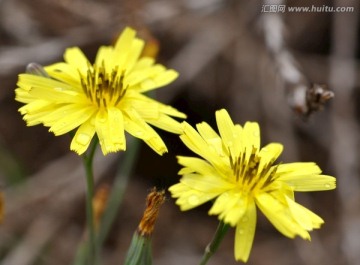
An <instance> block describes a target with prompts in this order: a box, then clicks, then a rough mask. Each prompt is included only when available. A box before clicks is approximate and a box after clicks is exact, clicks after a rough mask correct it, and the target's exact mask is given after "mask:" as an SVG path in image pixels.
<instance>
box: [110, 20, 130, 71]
mask: <svg viewBox="0 0 360 265" xmlns="http://www.w3.org/2000/svg"><path fill="white" fill-rule="evenodd" d="M135 35H136V31H135V30H133V29H132V28H129V27H126V28H125V29H124V30H123V32H122V33H121V35H120V37H119V38H118V40H117V41H116V43H115V47H114V53H113V58H111V59H112V68H115V67H116V66H118V67H119V70H120V71H122V70H123V69H124V64H125V62H126V59H127V56H128V51H129V50H130V49H131V46H132V43H133V40H134V38H135Z"/></svg>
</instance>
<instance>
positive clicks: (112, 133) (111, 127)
mask: <svg viewBox="0 0 360 265" xmlns="http://www.w3.org/2000/svg"><path fill="white" fill-rule="evenodd" d="M123 124H124V121H123V116H122V113H121V111H120V110H118V109H116V108H108V111H107V112H106V111H105V110H100V111H99V112H98V113H97V116H96V118H95V128H96V133H97V135H98V137H99V142H100V146H101V150H102V152H103V154H104V155H106V154H107V153H110V152H116V151H119V150H125V148H126V142H125V136H124V127H123V126H124V125H123Z"/></svg>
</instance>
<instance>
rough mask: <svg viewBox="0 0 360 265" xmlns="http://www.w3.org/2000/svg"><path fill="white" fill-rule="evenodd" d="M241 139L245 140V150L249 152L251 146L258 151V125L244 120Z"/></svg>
mask: <svg viewBox="0 0 360 265" xmlns="http://www.w3.org/2000/svg"><path fill="white" fill-rule="evenodd" d="M242 133H243V136H242V137H243V141H245V143H246V144H245V148H246V152H247V153H250V154H251V151H252V149H253V147H254V148H255V149H256V151H260V127H259V124H258V123H257V122H246V123H245V125H244V129H243V131H242Z"/></svg>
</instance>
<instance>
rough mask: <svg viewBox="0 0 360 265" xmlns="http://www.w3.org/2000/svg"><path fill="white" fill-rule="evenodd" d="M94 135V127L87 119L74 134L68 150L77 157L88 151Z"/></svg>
mask: <svg viewBox="0 0 360 265" xmlns="http://www.w3.org/2000/svg"><path fill="white" fill-rule="evenodd" d="M94 134H95V126H94V125H93V124H92V122H91V120H90V119H89V120H88V121H87V122H85V123H83V124H82V125H81V126H80V127H79V128H78V129H77V131H76V134H75V136H74V138H73V139H72V141H71V145H70V149H71V150H72V151H75V152H76V153H78V154H79V155H81V154H83V153H84V152H85V151H86V150H87V149H88V147H89V145H90V142H91V139H92V138H93V137H94Z"/></svg>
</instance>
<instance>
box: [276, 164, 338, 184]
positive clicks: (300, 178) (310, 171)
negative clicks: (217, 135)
mask: <svg viewBox="0 0 360 265" xmlns="http://www.w3.org/2000/svg"><path fill="white" fill-rule="evenodd" d="M319 173H321V170H320V168H319V167H318V166H317V165H316V164H315V163H290V164H281V165H279V167H278V169H277V172H276V177H277V180H279V181H283V182H285V183H286V184H287V185H289V186H290V187H292V188H293V189H294V190H295V191H321V190H332V189H335V188H336V179H335V178H334V177H332V176H327V175H318V174H319Z"/></svg>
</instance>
